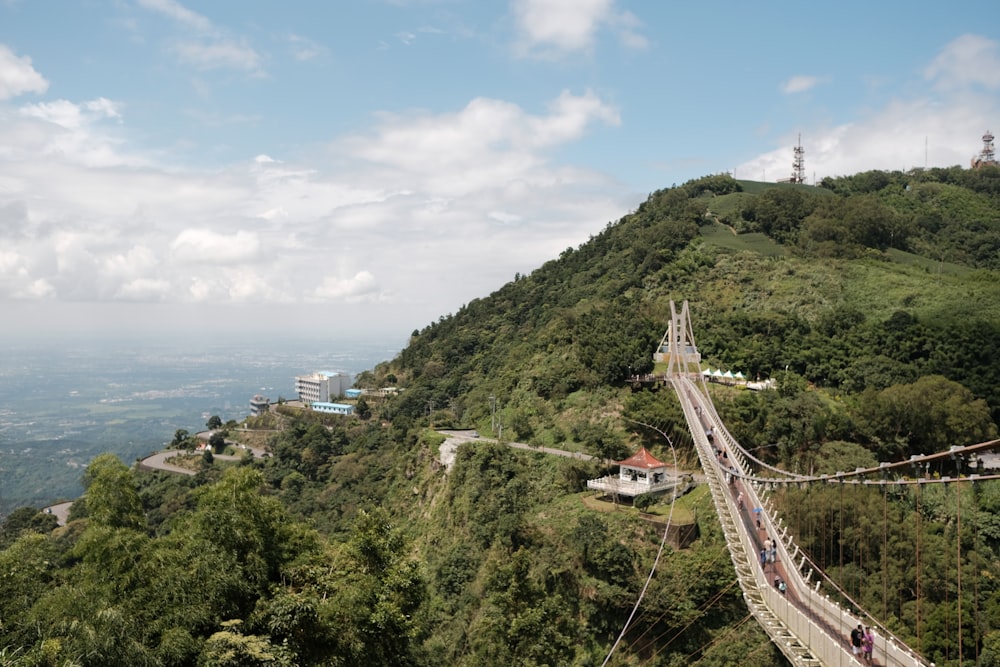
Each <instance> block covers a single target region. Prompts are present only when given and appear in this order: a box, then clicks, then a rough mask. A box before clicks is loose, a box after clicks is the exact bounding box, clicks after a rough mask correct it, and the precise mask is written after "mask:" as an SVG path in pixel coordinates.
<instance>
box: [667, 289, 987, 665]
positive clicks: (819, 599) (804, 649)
mask: <svg viewBox="0 0 1000 667" xmlns="http://www.w3.org/2000/svg"><path fill="white" fill-rule="evenodd" d="M670 312H671V319H670V323H669V326H668V329H667V334H666V335H665V337H664V341H663V343H662V344H661V347H660V349H659V351H658V353H657V357H658V361H663V362H665V363H666V364H667V373H666V376H665V381H666V382H668V383H669V384H670V385H671V386H672V388H673V389H674V391H675V392H676V394H677V396H678V398H679V400H680V404H681V407H682V409H683V412H684V417H685V419H686V421H687V424H688V427H689V428H690V431H691V435H692V438H693V440H694V444H695V448H696V450H697V453H698V457H699V460H700V462H701V466H702V468H703V469H704V472H705V474H706V477H707V480H708V485H709V487H710V489H711V496H712V501H713V503H714V505H715V509H716V511H717V513H718V516H719V520H720V522H721V525H722V530H723V533H724V535H725V539H726V542H727V545H728V548H729V553H730V556H731V558H732V561H733V566H734V568H735V571H736V575H737V579H738V581H739V584H740V587H741V588H742V591H743V596H744V599H745V600H746V604H747V606H748V608H749V610H750V612H751V613H752V614H753V615H754V617H755V618H756V619H757V621H758V622H759V623H760V625H761V627H763V628H764V630H765V632H766V633H767V634H768V636H769V637H770V638H771V641H772V642H774V644H775V645H776V646H777V647H778V648H779V649H780V650H781V652H782V653H783V654H784V655H785V656H786V657H787V658H788V660H789V661H790V662H791V663H792V664H793V665H803V666H814V665H824V666H851V665H864V664H867V663H865V662H864V661H863V657H862V656H861V655H857V654H855V652H854V651H853V650H852V646H851V631H852V630H853V629H854V628H857V627H858V625H863V626H866V627H869V626H870V627H872V628H873V629H874V635H875V638H876V641H875V647H874V661H873V664H875V665H889V666H893V667H896V666H899V667H902V666H906V667H932V666H933V664H934V663H932V662H930V661H929V660H927V659H925V658H924V657H922V656H921V655H920V654H919V653H918V651H917V650H915V649H914V648H912V647H911V646H908V645H907V644H906V643H905V642H904V641H903V640H902V639H900V638H899V637H897V636H896V635H895V634H893V632H892V631H890V630H889V629H888V628H887V627H886V626H885V624H884V623H883V621H882V620H881V619H879V618H876V617H875V616H874V615H873V614H871V613H869V612H868V611H866V610H864V609H862V608H861V605H860V604H858V603H857V602H856V601H855V600H854V599H852V597H851V596H850V595H849V594H848V592H847V591H845V590H844V589H843V588H842V587H841V586H839V585H838V584H837V583H836V582H834V581H832V580H831V579H830V578H829V577H827V576H826V574H825V573H824V572H823V571H822V569H821V568H820V567H819V566H818V565H817V564H816V563H814V562H813V561H812V560H811V559H810V557H809V555H807V554H806V553H805V552H804V551H803V550H802V549H800V548H799V546H798V545H797V544H796V541H795V536H794V535H793V531H792V530H791V527H790V526H789V525H788V523H787V521H786V519H785V517H783V516H780V515H779V514H778V512H777V511H776V504H775V494H776V493H779V492H780V490H782V489H785V488H788V487H796V488H804V487H808V486H810V485H831V484H833V485H841V486H840V488H841V489H843V488H848V486H849V485H855V486H854V488H863V487H877V488H882V489H884V490H885V491H886V493H887V492H888V489H889V487H895V486H905V485H917V488H918V489H919V487H920V486H921V485H928V484H949V483H953V484H954V485H955V487H956V488H957V486H958V484H959V483H961V482H966V483H976V482H981V481H985V480H990V479H997V478H1000V475H995V474H994V475H983V474H970V475H964V474H963V473H962V471H963V464H964V462H967V461H970V460H975V459H976V458H978V456H979V454H980V453H981V452H984V451H987V450H993V449H997V448H998V446H1000V441H991V442H985V443H980V444H977V445H971V446H968V447H952V448H951V449H950V450H948V451H947V452H940V453H936V454H931V455H927V456H912V457H910V459H908V460H906V461H900V462H896V463H882V464H879V466H877V467H875V468H858V469H856V470H854V471H850V472H838V473H836V474H833V475H816V476H814V475H802V474H796V473H792V472H788V471H785V470H781V469H780V468H777V467H774V466H771V465H769V464H767V463H765V462H764V461H762V460H760V459H759V458H757V457H755V456H754V455H753V454H752V453H751V452H750V451H747V450H746V449H744V448H743V447H742V446H741V445H740V443H739V442H737V441H736V439H735V438H733V436H732V435H731V434H730V433H729V431H728V430H727V429H726V427H725V424H724V423H723V422H722V420H721V419H720V418H719V415H718V413H717V412H716V409H715V406H714V405H713V403H712V400H711V397H710V395H709V392H708V386H707V383H706V382H705V378H704V377H703V375H702V373H701V370H700V361H701V359H700V355H699V353H698V351H697V348H696V346H695V343H694V335H693V333H692V329H691V322H690V317H689V311H688V304H687V302H686V301H685V302H684V303H683V305H682V307H681V308H680V309H679V310H678V309H677V307H676V306H675V304H674V302H673V301H671V302H670ZM944 464H947V466H949V467H951V468H954V469H955V471H956V476H955V477H950V476H941V475H937V476H934V477H931V476H927V477H917V478H912V479H911V478H908V477H904V475H906V474H908V473H909V474H912V473H913V471H918V474H919V471H921V470H923V471H928V470H929V469H930V468H931V467H932V466H935V467H936V468H944V467H945V465H944ZM956 497H959V496H958V495H957V494H956ZM959 511H960V510H959ZM960 516H961V515H960V513H959V521H960V520H961V519H960ZM956 542H957V553H956V562H960V559H961V543H960V540H956ZM917 558H918V573H919V550H918V555H917ZM956 570H957V574H956V577H957V578H958V582H957V583H958V586H957V588H958V597H959V598H961V596H962V585H961V568H960V567H958V568H956ZM782 582H783V586H780V587H779V585H780V584H781V583H782ZM917 586H918V589H919V580H918V584H917ZM918 597H919V596H918ZM977 604H978V601H977ZM918 605H919V602H918ZM919 614H920V611H919V606H918V611H917V618H918V621H917V622H918V624H919V622H920V621H919V618H920V617H919ZM957 620H958V627H957V633H956V636H957V644H958V656H959V658H958V664H961V659H962V658H961V656H962V636H963V631H962V623H963V619H962V605H961V604H959V605H958V619H957ZM966 623H967V624H971V619H966ZM917 633H918V636H919V629H918V631H917Z"/></svg>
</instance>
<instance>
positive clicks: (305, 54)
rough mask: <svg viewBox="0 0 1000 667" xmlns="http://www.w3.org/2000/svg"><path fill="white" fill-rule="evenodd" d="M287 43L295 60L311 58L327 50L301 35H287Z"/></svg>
mask: <svg viewBox="0 0 1000 667" xmlns="http://www.w3.org/2000/svg"><path fill="white" fill-rule="evenodd" d="M288 43H289V45H290V47H291V50H292V56H293V57H294V58H295V59H296V60H312V59H313V58H317V57H319V56H321V55H323V54H325V53H326V51H327V50H326V48H325V47H323V46H321V45H319V44H317V43H316V42H314V41H313V40H311V39H309V38H308V37H303V36H302V35H296V34H291V35H289V36H288Z"/></svg>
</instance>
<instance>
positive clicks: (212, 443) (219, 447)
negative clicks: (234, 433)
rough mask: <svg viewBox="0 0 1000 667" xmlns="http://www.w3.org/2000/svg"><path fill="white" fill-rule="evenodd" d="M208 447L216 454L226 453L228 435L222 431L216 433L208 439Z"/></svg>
mask: <svg viewBox="0 0 1000 667" xmlns="http://www.w3.org/2000/svg"><path fill="white" fill-rule="evenodd" d="M208 446H209V447H210V448H211V449H212V451H214V452H215V453H216V454H221V453H223V452H224V451H226V435H225V434H224V433H223V432H222V431H215V432H213V433H212V435H211V436H209V438H208Z"/></svg>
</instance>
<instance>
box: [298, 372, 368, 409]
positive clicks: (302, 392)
mask: <svg viewBox="0 0 1000 667" xmlns="http://www.w3.org/2000/svg"><path fill="white" fill-rule="evenodd" d="M352 384H354V382H353V381H352V380H351V376H350V375H347V374H345V373H334V372H332V371H318V372H316V373H310V374H309V375H297V376H296V377H295V393H297V394H298V395H299V400H300V401H302V402H303V403H306V404H309V403H329V402H330V399H332V398H340V397H341V396H343V395H344V393H345V392H346V391H347V390H348V389H350V387H351V385H352Z"/></svg>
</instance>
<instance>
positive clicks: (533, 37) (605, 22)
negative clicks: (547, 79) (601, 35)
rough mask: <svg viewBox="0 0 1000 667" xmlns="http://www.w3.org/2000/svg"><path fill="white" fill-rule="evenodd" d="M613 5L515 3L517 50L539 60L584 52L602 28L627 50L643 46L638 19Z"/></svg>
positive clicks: (579, 0) (555, 0)
mask: <svg viewBox="0 0 1000 667" xmlns="http://www.w3.org/2000/svg"><path fill="white" fill-rule="evenodd" d="M614 4H615V3H614V0H514V2H513V4H512V11H513V14H514V20H515V23H516V25H517V29H518V32H519V34H520V42H519V49H520V50H521V51H522V52H523V53H524V54H526V55H534V56H541V57H555V56H559V55H564V54H566V53H572V52H576V51H587V50H590V49H591V48H592V47H593V44H594V40H595V39H596V36H597V33H598V31H599V30H600V29H601V28H608V29H610V30H612V31H613V32H615V33H616V34H617V36H618V38H619V39H620V40H621V42H622V43H623V44H625V45H626V46H628V47H631V48H643V47H645V46H646V43H647V42H646V39H645V38H644V37H643V36H642V35H641V33H640V32H639V28H640V22H639V19H638V18H637V17H636V16H635V15H634V14H632V13H631V12H627V11H623V12H619V11H616V10H615V6H614Z"/></svg>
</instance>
